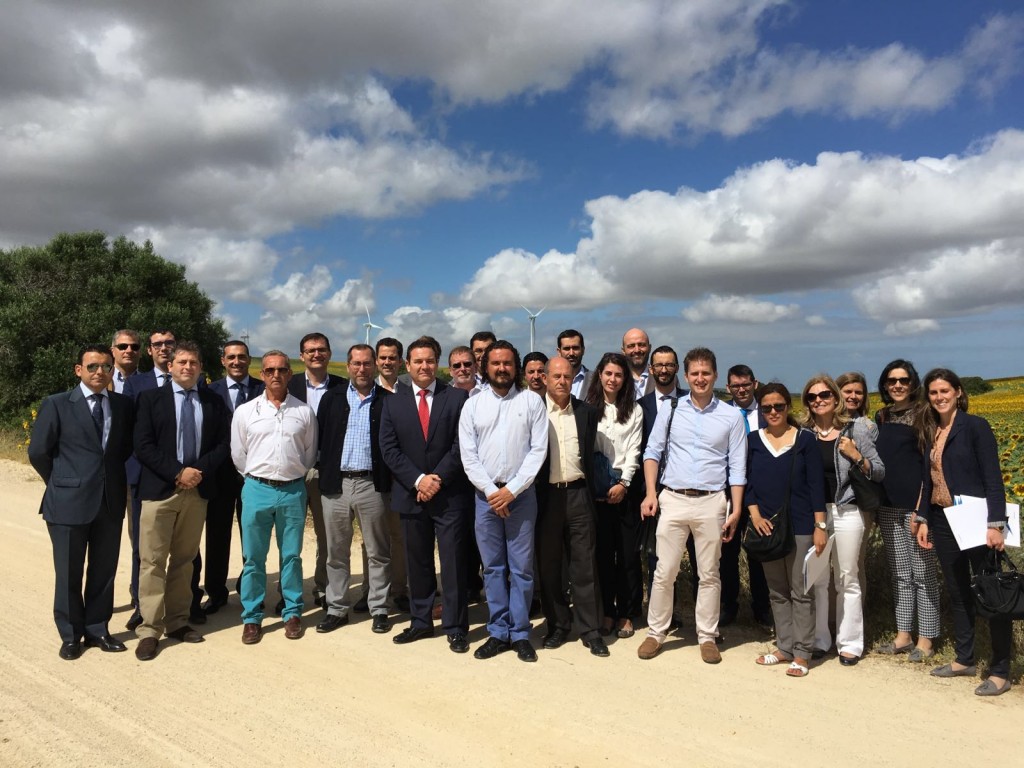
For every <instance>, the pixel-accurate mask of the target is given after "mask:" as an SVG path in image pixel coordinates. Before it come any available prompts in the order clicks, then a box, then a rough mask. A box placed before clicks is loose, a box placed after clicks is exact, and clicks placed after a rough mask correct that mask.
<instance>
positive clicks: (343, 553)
mask: <svg viewBox="0 0 1024 768" xmlns="http://www.w3.org/2000/svg"><path fill="white" fill-rule="evenodd" d="M320 498H321V501H322V503H323V511H324V534H325V538H326V540H327V613H329V614H331V615H334V616H346V615H348V612H349V608H350V607H351V606H350V605H349V603H348V602H346V599H345V595H346V593H347V592H348V588H349V584H350V583H351V581H352V518H353V516H356V517H358V518H359V530H360V531H362V534H363V543H364V544H365V545H366V554H367V558H368V560H369V563H368V568H367V573H366V576H365V578H366V580H367V581H368V582H369V584H370V593H369V595H368V598H367V602H368V603H369V606H370V613H371V614H373V615H374V616H376V615H377V614H384V615H387V612H388V608H387V599H388V588H389V587H390V584H391V542H390V539H389V537H388V523H387V506H386V505H385V504H384V498H383V496H382V495H381V494H380V493H378V492H377V491H376V490H374V487H373V480H372V478H369V477H357V478H345V479H344V480H342V481H341V493H339V494H335V495H328V494H323V495H321V497H320Z"/></svg>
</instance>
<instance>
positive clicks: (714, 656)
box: [700, 640, 722, 664]
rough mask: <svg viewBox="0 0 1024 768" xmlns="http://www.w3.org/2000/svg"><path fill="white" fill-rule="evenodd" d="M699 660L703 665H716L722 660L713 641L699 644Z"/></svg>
mask: <svg viewBox="0 0 1024 768" xmlns="http://www.w3.org/2000/svg"><path fill="white" fill-rule="evenodd" d="M700 658H701V661H703V662H704V663H705V664H717V663H718V662H720V661H721V660H722V654H721V653H719V651H718V646H717V645H715V643H714V641H712V640H708V641H707V642H706V643H701V644H700Z"/></svg>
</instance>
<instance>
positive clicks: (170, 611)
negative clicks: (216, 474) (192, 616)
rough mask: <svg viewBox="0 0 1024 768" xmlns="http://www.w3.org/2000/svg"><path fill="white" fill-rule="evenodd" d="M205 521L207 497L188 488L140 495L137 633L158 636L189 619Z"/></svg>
mask: <svg viewBox="0 0 1024 768" xmlns="http://www.w3.org/2000/svg"><path fill="white" fill-rule="evenodd" d="M205 523H206V499H204V498H202V497H201V496H200V495H199V491H197V490H196V489H195V488H192V489H190V490H187V491H179V492H178V493H176V494H174V495H173V496H171V497H170V498H169V499H164V500H162V501H143V502H142V514H141V516H140V517H139V561H140V562H139V611H140V613H141V614H142V625H141V626H140V627H139V628H138V630H137V631H136V634H137V635H138V636H139V637H140V638H143V637H152V638H156V639H159V638H160V636H161V635H164V634H166V633H168V632H174V631H175V630H177V629H180V628H181V627H184V626H185V625H186V624H188V614H189V608H190V606H191V604H192V587H191V580H192V561H193V560H194V559H195V556H196V553H197V552H198V551H199V540H200V538H201V537H202V535H203V525H204V524H205Z"/></svg>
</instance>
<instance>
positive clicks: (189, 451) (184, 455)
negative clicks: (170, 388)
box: [178, 389, 196, 467]
mask: <svg viewBox="0 0 1024 768" xmlns="http://www.w3.org/2000/svg"><path fill="white" fill-rule="evenodd" d="M182 394H183V395H184V396H185V400H184V402H183V403H182V404H181V422H180V424H179V425H178V432H179V434H180V435H181V463H182V464H184V465H185V466H186V467H191V466H192V465H193V464H195V463H196V414H195V410H194V409H193V407H192V390H190V389H189V390H185V391H183V392H182Z"/></svg>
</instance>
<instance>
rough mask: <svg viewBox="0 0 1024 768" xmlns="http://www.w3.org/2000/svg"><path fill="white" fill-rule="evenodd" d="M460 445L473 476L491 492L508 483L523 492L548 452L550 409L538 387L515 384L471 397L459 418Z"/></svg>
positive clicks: (515, 491) (515, 493) (474, 481)
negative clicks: (504, 390)
mask: <svg viewBox="0 0 1024 768" xmlns="http://www.w3.org/2000/svg"><path fill="white" fill-rule="evenodd" d="M459 450H460V452H461V454H462V466H463V467H464V468H465V470H466V475H467V477H469V481H470V482H471V483H472V484H473V485H474V487H476V488H477V489H478V490H480V491H482V492H483V494H484V495H485V496H490V495H491V494H492V493H494V492H496V491H497V490H498V486H497V485H496V484H497V483H505V486H506V487H507V488H508V490H509V491H510V492H511V493H512V495H513V496H519V494H520V493H522V492H523V491H525V490H526V489H527V488H529V487H530V485H531V483H533V480H534V478H536V477H537V473H538V472H540V465H541V464H543V463H544V457H545V456H546V455H547V452H548V415H547V412H546V409H545V405H544V401H543V400H542V399H541V398H540V395H538V394H537V393H536V392H531V391H530V390H528V389H519V388H518V387H512V389H510V390H509V391H508V394H507V395H505V396H504V397H500V396H499V395H498V393H497V392H495V391H494V390H493V389H486V390H484V391H483V392H480V393H479V394H478V395H477V396H476V397H471V398H470V399H469V400H467V401H466V404H465V405H464V406H463V408H462V416H461V418H460V419H459Z"/></svg>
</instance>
